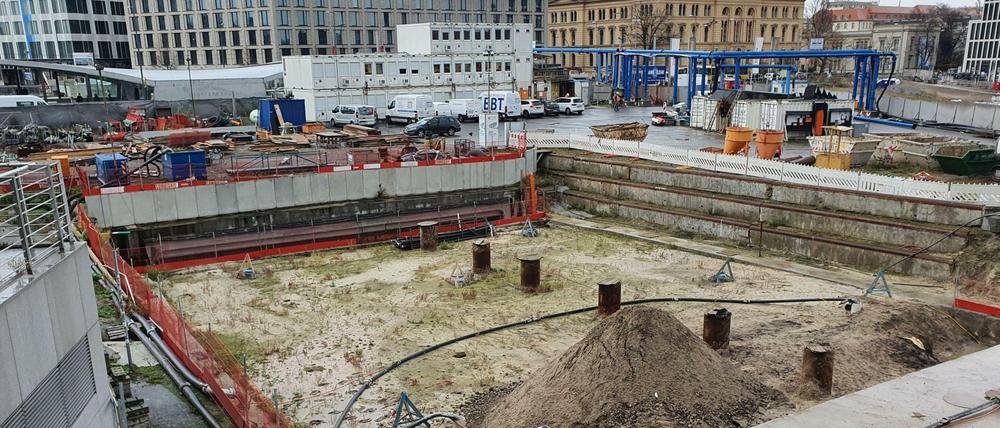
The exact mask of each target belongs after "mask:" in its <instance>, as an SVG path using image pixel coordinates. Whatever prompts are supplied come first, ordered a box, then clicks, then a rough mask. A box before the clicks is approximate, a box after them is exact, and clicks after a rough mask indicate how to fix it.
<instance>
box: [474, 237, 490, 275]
mask: <svg viewBox="0 0 1000 428" xmlns="http://www.w3.org/2000/svg"><path fill="white" fill-rule="evenodd" d="M490 263H491V260H490V242H489V241H487V240H485V239H477V240H475V241H473V242H472V273H474V274H476V275H486V274H489V273H490V270H491V269H492V266H490Z"/></svg>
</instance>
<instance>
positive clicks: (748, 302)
mask: <svg viewBox="0 0 1000 428" xmlns="http://www.w3.org/2000/svg"><path fill="white" fill-rule="evenodd" d="M845 301H846V302H853V299H850V298H847V297H804V298H794V299H712V298H707V297H655V298H650V299H638V300H627V301H624V302H621V305H622V306H631V305H639V304H645V303H669V302H703V303H732V304H741V305H751V304H776V303H807V302H845ZM596 309H597V306H588V307H585V308H578V309H571V310H568V311H563V312H556V313H552V314H547V315H542V316H540V317H537V318H528V319H524V320H521V321H515V322H512V323H509V324H504V325H499V326H496V327H491V328H488V329H486V330H480V331H477V332H474V333H469V334H466V335H462V336H458V337H455V338H452V339H449V340H446V341H444V342H441V343H438V344H435V345H431V346H429V347H427V348H424V349H421V350H419V351H417V352H414V353H412V354H410V355H407V356H405V357H403V358H402V359H399V360H396V361H394V362H393V363H392V364H389V366H388V367H386V368H384V369H382V370H381V371H379V372H378V373H375V375H373V376H372V377H370V378H368V379H367V380H365V382H364V383H362V384H361V386H360V387H359V388H358V390H357V391H355V392H354V395H352V396H351V399H350V400H348V402H347V404H346V405H345V406H344V410H342V411H341V412H340V416H338V417H337V422H335V423H334V427H335V428H340V426H341V425H342V424H343V423H344V421H345V420H346V418H347V413H348V412H349V411H350V410H351V407H352V406H354V403H355V402H357V401H358V398H361V394H364V393H365V391H367V390H368V388H370V387H371V386H372V384H374V383H375V381H377V380H379V379H380V378H381V377H383V376H385V375H387V374H389V372H391V371H393V370H395V369H396V368H397V367H399V366H401V365H403V364H406V363H408V362H410V361H412V360H415V359H417V358H420V357H422V356H424V355H426V354H429V353H431V352H433V351H436V350H438V349H441V348H444V347H446V346H449V345H453V344H455V343H458V342H462V341H465V340H469V339H472V338H475V337H479V336H483V335H487V334H490V333H496V332H498V331H501V330H507V329H510V328H514V327H520V326H524V325H528V324H534V323H536V322H539V321H545V320H550V319H555V318H561V317H565V316H569V315H576V314H581V313H584V312H589V311H593V310H596Z"/></svg>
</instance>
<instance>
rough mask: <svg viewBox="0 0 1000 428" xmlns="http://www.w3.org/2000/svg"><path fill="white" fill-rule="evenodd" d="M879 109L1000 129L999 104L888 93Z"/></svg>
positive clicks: (905, 116)
mask: <svg viewBox="0 0 1000 428" xmlns="http://www.w3.org/2000/svg"><path fill="white" fill-rule="evenodd" d="M879 108H880V109H881V110H882V111H883V112H885V113H888V114H891V115H893V116H899V117H903V118H906V119H914V120H927V121H937V122H941V123H956V124H959V125H969V126H977V127H980V128H984V129H1000V107H998V106H994V105H990V104H981V103H970V102H951V101H938V102H935V101H922V100H915V99H910V98H904V97H898V96H893V95H889V94H886V96H884V97H882V102H881V103H879Z"/></svg>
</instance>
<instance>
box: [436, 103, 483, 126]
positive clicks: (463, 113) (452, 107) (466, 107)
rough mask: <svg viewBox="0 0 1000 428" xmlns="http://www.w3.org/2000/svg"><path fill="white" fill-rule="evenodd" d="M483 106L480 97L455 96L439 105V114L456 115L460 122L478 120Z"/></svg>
mask: <svg viewBox="0 0 1000 428" xmlns="http://www.w3.org/2000/svg"><path fill="white" fill-rule="evenodd" d="M434 104H437V103H434ZM482 108H483V107H482V102H481V101H480V100H478V99H475V98H453V99H450V100H448V102H446V103H444V105H442V106H438V114H439V115H442V116H452V117H455V118H457V119H458V121H459V122H465V121H476V120H479V112H481V111H483V110H482Z"/></svg>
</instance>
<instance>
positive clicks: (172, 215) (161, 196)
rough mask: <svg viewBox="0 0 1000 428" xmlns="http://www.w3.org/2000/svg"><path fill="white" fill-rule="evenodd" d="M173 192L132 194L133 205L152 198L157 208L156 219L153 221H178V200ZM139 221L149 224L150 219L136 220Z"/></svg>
mask: <svg viewBox="0 0 1000 428" xmlns="http://www.w3.org/2000/svg"><path fill="white" fill-rule="evenodd" d="M174 195H175V193H174V192H173V191H159V190H158V191H153V192H136V193H133V194H132V203H133V204H136V203H142V202H141V201H143V200H144V199H149V198H152V200H153V204H154V206H156V217H155V220H153V221H174V220H177V199H176V198H175V197H174ZM136 220H137V221H142V222H148V221H151V220H149V219H142V218H136Z"/></svg>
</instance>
